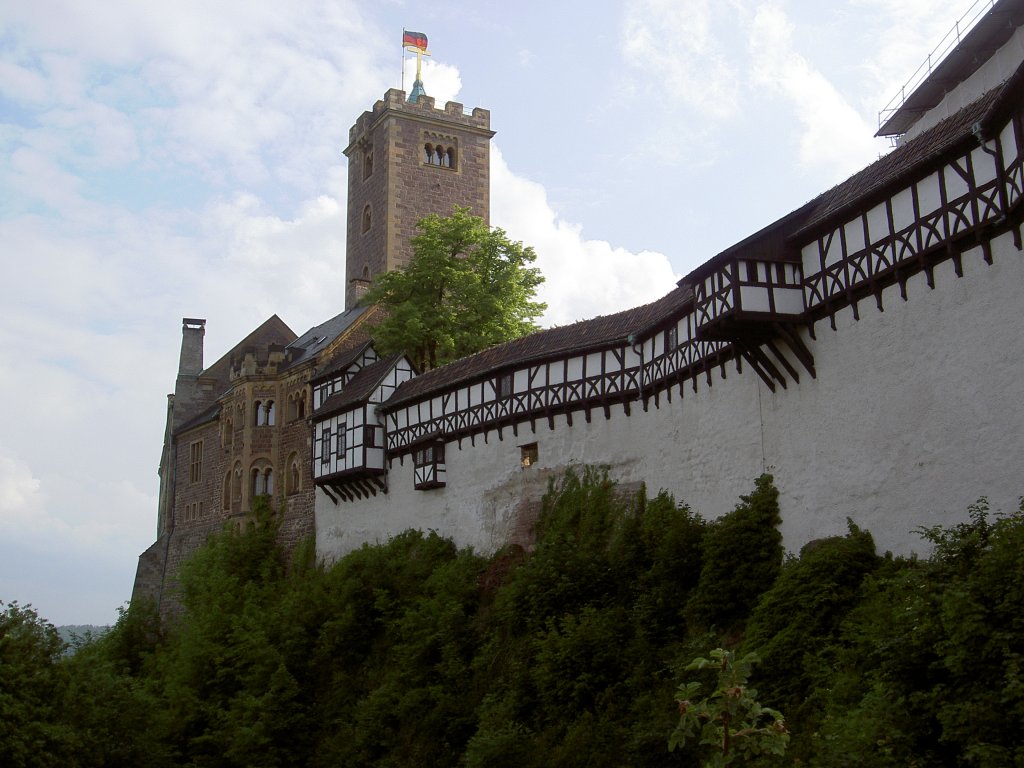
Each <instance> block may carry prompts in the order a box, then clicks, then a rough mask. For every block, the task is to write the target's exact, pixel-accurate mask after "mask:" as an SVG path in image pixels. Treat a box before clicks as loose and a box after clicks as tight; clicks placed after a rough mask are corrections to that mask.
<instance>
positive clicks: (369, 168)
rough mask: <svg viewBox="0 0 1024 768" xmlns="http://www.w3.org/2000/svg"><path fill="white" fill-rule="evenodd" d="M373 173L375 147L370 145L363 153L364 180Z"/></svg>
mask: <svg viewBox="0 0 1024 768" xmlns="http://www.w3.org/2000/svg"><path fill="white" fill-rule="evenodd" d="M372 175H373V147H370V148H369V149H367V150H366V152H365V153H364V154H363V180H364V181H365V180H366V179H368V178H370V177H371V176H372Z"/></svg>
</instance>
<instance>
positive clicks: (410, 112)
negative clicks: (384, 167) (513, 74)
mask: <svg viewBox="0 0 1024 768" xmlns="http://www.w3.org/2000/svg"><path fill="white" fill-rule="evenodd" d="M405 98H406V94H405V91H402V90H399V89H398V88H389V89H388V92H387V93H385V94H384V98H383V99H380V100H378V101H377V102H376V103H375V104H374V105H373V110H372V111H367V112H363V114H361V115H360V116H359V119H357V120H356V122H355V125H353V126H352V127H351V128H350V129H349V132H348V142H349V143H348V146H347V147H345V155H346V156H348V155H350V154H351V152H352V150H353V149H354V148H355V146H356V143H357V141H358V140H359V137H360V136H363V135H365V134H366V133H367V132H369V131H371V130H372V129H373V128H374V127H375V126H376V125H377V124H378V123H379V122H380V121H381V120H383V119H385V118H386V117H388V116H390V115H395V114H401V116H402V117H404V118H407V119H409V118H411V119H413V120H416V119H422V120H423V121H424V122H430V123H434V124H437V123H438V122H442V123H448V124H450V125H451V126H452V127H453V128H458V129H460V130H462V131H469V132H471V133H476V134H480V135H483V136H486V137H487V138H488V139H489V138H491V137H492V136H494V134H495V132H494V131H492V130H491V111H490V110H489V109H484V108H483V107H474V108H473V111H472V112H471V113H469V114H466V110H465V107H463V105H462V104H460V103H459V102H457V101H449V102H447V103H445V105H444V109H435V108H434V99H433V97H432V96H423V97H420V99H419V100H418V101H417V102H416V103H415V104H410V103H409V102H407V101H406V100H405Z"/></svg>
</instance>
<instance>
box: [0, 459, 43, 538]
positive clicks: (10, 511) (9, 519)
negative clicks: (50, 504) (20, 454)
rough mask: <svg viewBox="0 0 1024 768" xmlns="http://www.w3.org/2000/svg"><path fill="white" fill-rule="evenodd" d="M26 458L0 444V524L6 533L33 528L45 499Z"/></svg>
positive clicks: (39, 483)
mask: <svg viewBox="0 0 1024 768" xmlns="http://www.w3.org/2000/svg"><path fill="white" fill-rule="evenodd" d="M41 485H42V484H41V482H40V480H39V478H38V477H36V476H35V475H34V474H33V473H32V469H31V468H30V467H29V466H28V464H27V463H26V462H24V461H23V460H21V459H19V458H17V457H16V456H15V455H13V454H12V453H11V452H10V451H9V450H8V449H6V448H3V447H0V526H2V529H3V530H4V531H5V534H6V535H10V534H11V533H12V532H20V531H21V530H24V529H25V528H29V527H31V528H37V527H38V525H39V522H38V521H39V515H40V512H41V511H42V509H43V506H44V504H45V503H46V499H45V497H44V496H43V494H42V493H41V491H40V488H41Z"/></svg>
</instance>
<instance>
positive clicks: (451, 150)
mask: <svg viewBox="0 0 1024 768" xmlns="http://www.w3.org/2000/svg"><path fill="white" fill-rule="evenodd" d="M445 156H446V157H447V160H448V162H447V163H445V167H447V168H454V167H455V147H448V151H447V152H446V153H445Z"/></svg>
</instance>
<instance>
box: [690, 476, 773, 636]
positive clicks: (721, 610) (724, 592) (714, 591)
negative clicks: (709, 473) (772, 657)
mask: <svg viewBox="0 0 1024 768" xmlns="http://www.w3.org/2000/svg"><path fill="white" fill-rule="evenodd" d="M781 523H782V515H781V513H780V511H779V491H778V489H777V488H776V487H775V483H774V478H773V477H772V476H771V475H769V474H764V475H761V476H760V477H759V478H757V480H756V481H755V487H754V492H753V493H751V494H750V495H748V496H740V503H739V504H738V505H737V506H736V509H734V510H733V511H732V512H730V513H729V514H727V515H725V516H723V517H721V518H719V519H718V520H716V521H715V522H714V523H713V524H712V525H711V527H710V528H709V529H708V532H707V535H706V536H705V537H704V544H703V565H702V567H701V572H700V580H699V581H698V583H697V587H696V589H694V591H693V594H692V595H691V597H690V600H689V602H688V603H687V605H686V615H687V619H688V620H689V622H690V626H691V628H695V629H696V628H705V627H706V628H716V629H718V630H719V631H720V632H724V633H731V632H735V631H736V630H737V629H738V628H739V627H740V625H742V624H743V623H744V622H745V621H746V619H747V617H748V616H749V615H750V611H751V610H753V608H754V606H755V605H757V602H758V600H759V599H760V597H761V595H762V593H764V592H765V591H767V590H768V589H770V588H771V586H772V584H773V583H774V582H775V579H776V577H777V576H778V575H779V571H781V569H782V560H783V554H784V551H783V548H782V534H781V533H780V532H779V528H778V527H779V525H780V524H781Z"/></svg>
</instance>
